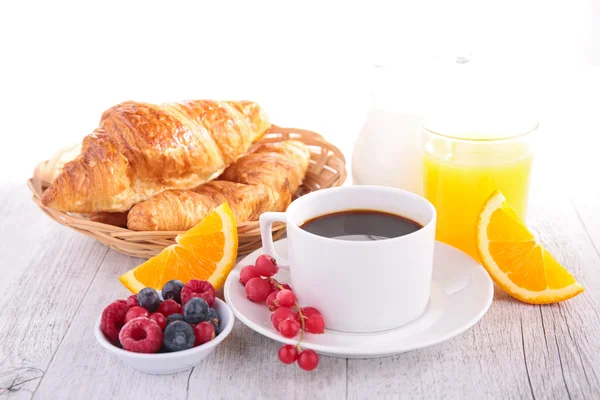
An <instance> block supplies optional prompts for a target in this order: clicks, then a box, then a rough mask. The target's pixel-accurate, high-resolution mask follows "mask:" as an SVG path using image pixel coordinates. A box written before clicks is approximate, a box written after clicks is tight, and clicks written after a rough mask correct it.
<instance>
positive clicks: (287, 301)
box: [277, 289, 296, 307]
mask: <svg viewBox="0 0 600 400" xmlns="http://www.w3.org/2000/svg"><path fill="white" fill-rule="evenodd" d="M277 301H278V302H279V305H280V306H281V307H292V306H293V305H294V303H295V302H296V296H295V295H294V293H293V292H292V291H291V290H288V289H283V290H281V291H279V293H277Z"/></svg>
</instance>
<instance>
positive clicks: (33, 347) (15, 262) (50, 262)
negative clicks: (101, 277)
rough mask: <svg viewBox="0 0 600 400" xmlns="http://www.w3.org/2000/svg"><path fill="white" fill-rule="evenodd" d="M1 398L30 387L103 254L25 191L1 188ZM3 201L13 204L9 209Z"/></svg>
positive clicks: (25, 392) (24, 392)
mask: <svg viewBox="0 0 600 400" xmlns="http://www.w3.org/2000/svg"><path fill="white" fill-rule="evenodd" d="M3 189H4V190H2V191H1V192H0V204H2V219H3V220H2V225H1V226H2V228H1V229H2V231H1V233H0V237H2V239H3V241H5V240H6V241H7V243H5V245H4V247H3V248H2V254H1V255H0V257H1V259H2V261H1V262H2V271H1V274H2V285H3V286H2V296H0V297H1V300H0V301H1V303H0V308H1V311H0V315H1V317H0V343H1V347H0V398H3V397H8V398H18V399H26V398H30V397H31V395H32V394H33V393H34V392H35V390H36V389H37V386H38V385H39V383H40V379H41V378H42V376H43V375H44V373H45V371H46V369H47V368H48V366H49V365H50V363H51V361H52V359H53V357H54V356H55V354H56V351H57V349H58V348H59V346H60V344H61V342H62V341H63V338H64V336H65V334H66V333H67V331H68V330H69V327H70V326H71V323H72V322H73V319H74V318H75V316H76V315H77V313H78V311H79V308H80V305H81V302H82V300H83V298H84V296H85V295H86V293H87V291H88V288H89V287H90V284H91V283H92V281H93V279H94V276H95V275H96V272H97V271H98V267H99V266H100V263H101V262H102V260H103V259H104V257H105V256H106V254H107V253H108V249H107V248H106V247H104V246H102V245H101V244H99V243H97V242H96V241H94V240H92V239H89V238H86V237H83V236H81V235H79V234H77V233H76V232H73V231H71V230H69V229H67V228H64V227H62V226H60V225H57V224H56V223H55V222H53V221H51V220H50V219H49V218H48V217H46V216H45V215H44V214H43V213H42V212H41V211H40V210H39V209H37V206H35V205H34V204H33V202H31V201H30V199H29V197H30V196H29V192H28V190H27V188H26V187H25V186H20V187H3ZM10 204H15V205H18V206H16V207H13V208H12V210H9V212H6V210H7V208H10V207H11V206H10Z"/></svg>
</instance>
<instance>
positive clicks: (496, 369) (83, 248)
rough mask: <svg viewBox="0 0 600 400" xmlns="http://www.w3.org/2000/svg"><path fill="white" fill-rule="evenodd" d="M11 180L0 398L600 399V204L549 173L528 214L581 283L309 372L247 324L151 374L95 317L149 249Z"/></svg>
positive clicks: (500, 302) (0, 301)
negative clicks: (44, 207)
mask: <svg viewBox="0 0 600 400" xmlns="http://www.w3.org/2000/svg"><path fill="white" fill-rule="evenodd" d="M2 189H3V190H1V191H0V215H1V216H2V219H3V220H2V224H1V225H0V234H1V237H2V241H0V251H1V253H0V260H1V261H0V262H1V264H0V268H1V269H0V273H1V276H2V279H0V290H1V291H0V292H1V293H2V294H3V296H0V346H1V347H0V349H1V350H0V399H1V398H10V399H13V398H15V399H29V398H32V397H33V398H36V399H80V398H82V397H86V398H87V397H89V398H99V399H100V398H102V399H104V398H124V399H129V398H170V399H180V398H181V399H184V398H203V397H210V398H215V399H220V398H257V399H262V398H282V397H285V398H298V399H305V398H311V397H313V398H331V399H340V398H349V399H363V398H407V399H412V398H415V399H419V398H431V399H444V398H447V399H454V398H467V399H482V398H506V399H511V398H515V399H521V398H523V399H528V398H531V399H595V398H600V311H598V310H599V309H600V293H599V292H598V290H597V288H600V257H599V256H598V253H597V246H598V242H597V239H595V236H594V234H593V230H592V229H590V227H591V226H600V215H599V214H598V211H597V210H598V207H594V205H593V204H591V202H588V203H585V202H582V200H581V199H582V198H583V197H578V195H577V193H576V192H570V193H564V191H563V192H561V191H560V190H557V189H556V188H555V187H554V186H552V185H549V184H548V182H547V180H546V179H541V180H538V183H537V184H536V185H535V186H534V188H533V196H532V206H531V211H530V223H531V225H532V226H533V228H534V229H535V230H536V232H537V233H538V235H539V236H540V238H541V239H542V241H543V242H544V243H545V244H546V245H547V246H548V248H549V249H550V250H551V251H552V252H553V253H554V254H555V255H556V256H557V258H558V259H559V260H560V261H561V262H563V263H564V264H565V265H566V266H567V267H568V268H569V269H570V270H571V271H572V272H573V273H574V274H575V276H576V277H577V278H578V280H579V281H580V282H581V283H582V284H583V285H584V287H585V288H586V292H585V293H583V294H582V295H580V296H578V297H576V298H575V299H573V300H570V301H567V302H564V303H561V304H557V305H549V306H530V305H525V304H522V303H519V302H517V301H515V300H513V299H512V298H510V297H509V296H507V295H506V294H504V293H503V292H502V291H501V290H499V289H496V294H495V301H494V303H493V304H492V307H491V309H490V311H489V312H488V314H487V315H486V316H485V317H484V318H483V320H482V321H481V322H480V323H479V324H477V325H476V326H475V327H474V328H473V329H471V330H469V331H467V332H465V333H464V334H462V335H460V336H458V337H456V338H454V339H452V340H450V341H448V342H446V343H442V344H439V345H437V346H433V347H431V348H428V349H423V350H419V351H413V352H409V353H406V354H401V355H397V356H394V357H387V358H382V359H372V360H345V359H335V358H329V357H322V358H321V365H320V367H319V370H318V372H317V373H313V374H307V373H304V372H302V371H300V370H299V369H298V368H297V367H293V366H284V365H281V364H280V363H279V362H278V361H277V359H276V351H277V349H278V347H279V345H278V344H277V343H275V342H273V341H271V340H269V339H266V338H264V337H262V336H261V335H258V334H257V333H254V332H253V331H251V330H250V329H248V328H246V327H245V326H243V325H242V324H241V323H239V322H236V326H235V328H234V331H233V332H232V334H231V337H229V338H228V339H227V340H226V341H225V342H224V343H223V344H222V345H221V346H219V348H218V349H217V351H216V352H215V353H213V354H212V355H211V356H210V357H209V358H207V359H206V360H205V361H204V362H203V363H202V364H200V365H199V366H197V367H196V368H194V369H193V370H191V371H188V372H183V373H180V374H176V375H170V376H151V375H145V374H142V373H139V372H136V371H134V370H132V369H130V368H128V367H126V366H124V365H122V364H120V362H119V361H118V360H117V359H116V358H114V357H113V356H112V355H109V354H108V353H107V352H105V351H104V350H103V349H102V348H101V347H100V346H99V345H97V344H96V342H95V339H94V337H93V333H92V326H93V323H94V321H95V319H96V318H97V317H98V315H99V314H100V313H101V311H102V309H103V307H104V306H105V305H106V304H107V303H109V302H110V301H111V300H113V299H115V298H117V297H124V296H125V295H126V294H127V293H126V290H125V289H124V288H123V287H121V285H120V284H119V283H118V281H117V277H118V276H119V275H120V274H121V273H122V272H124V271H126V270H127V269H129V268H131V267H132V266H134V265H136V264H137V263H138V262H139V260H138V259H135V258H131V257H127V256H124V255H121V254H119V253H117V252H114V251H112V250H111V251H108V250H107V249H106V248H105V247H103V246H101V245H99V244H97V243H96V242H94V241H93V240H91V239H88V238H86V237H84V236H81V235H79V234H77V233H75V232H71V231H70V230H68V229H67V228H65V227H62V226H60V225H58V224H56V223H54V222H53V221H51V220H50V219H49V218H47V217H46V216H44V215H43V214H42V213H41V212H40V211H39V210H37V209H36V207H35V206H34V205H33V204H32V203H31V202H30V201H29V194H28V192H27V189H26V188H25V187H24V186H3V187H2ZM582 204H583V205H585V204H588V206H587V208H586V207H584V206H582ZM574 205H575V207H574ZM585 226H587V227H588V230H586V229H585ZM594 241H596V247H594Z"/></svg>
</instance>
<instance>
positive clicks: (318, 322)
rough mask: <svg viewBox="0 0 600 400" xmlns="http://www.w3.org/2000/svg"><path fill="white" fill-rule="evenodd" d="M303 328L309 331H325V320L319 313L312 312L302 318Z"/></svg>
mask: <svg viewBox="0 0 600 400" xmlns="http://www.w3.org/2000/svg"><path fill="white" fill-rule="evenodd" d="M304 329H305V330H306V331H307V332H310V333H323V332H325V320H324V319H323V316H322V315H320V314H313V315H311V316H310V317H308V318H307V319H306V320H304Z"/></svg>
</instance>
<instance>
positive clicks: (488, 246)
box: [476, 191, 583, 304]
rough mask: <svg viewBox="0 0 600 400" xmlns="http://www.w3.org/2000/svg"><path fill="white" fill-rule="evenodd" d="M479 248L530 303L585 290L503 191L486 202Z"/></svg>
mask: <svg viewBox="0 0 600 400" xmlns="http://www.w3.org/2000/svg"><path fill="white" fill-rule="evenodd" d="M476 234H477V238H476V240H477V252H478V253H479V258H480V260H481V262H482V264H483V266H484V267H485V268H486V269H487V271H488V273H489V274H490V276H491V277H492V279H493V280H494V282H496V284H498V286H500V287H501V288H502V289H504V291H506V292H507V293H508V294H510V295H511V296H513V297H515V298H517V299H519V300H521V301H523V302H525V303H530V304H546V303H556V302H559V301H563V300H567V299H570V298H571V297H574V296H577V295H578V294H579V293H581V292H583V287H582V286H581V285H580V284H579V283H578V282H577V281H576V280H575V277H573V275H571V274H570V273H569V271H567V270H566V269H565V268H564V267H563V266H562V265H561V264H560V263H559V262H558V261H556V259H555V258H554V257H553V256H552V254H550V252H549V251H548V250H546V249H545V248H544V246H543V245H542V244H541V243H540V242H539V241H538V240H537V239H536V238H535V236H534V235H533V233H531V231H530V230H529V229H528V228H527V226H526V225H525V223H524V222H523V221H521V220H520V219H519V217H518V216H517V213H516V212H515V210H514V209H513V208H512V207H511V206H510V205H509V204H508V203H507V202H506V199H505V198H504V196H503V195H502V193H500V192H499V191H496V192H495V193H493V194H492V195H491V196H490V198H489V199H488V200H487V201H486V202H485V204H484V205H483V208H482V209H481V211H480V213H479V218H478V222H477V232H476Z"/></svg>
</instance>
